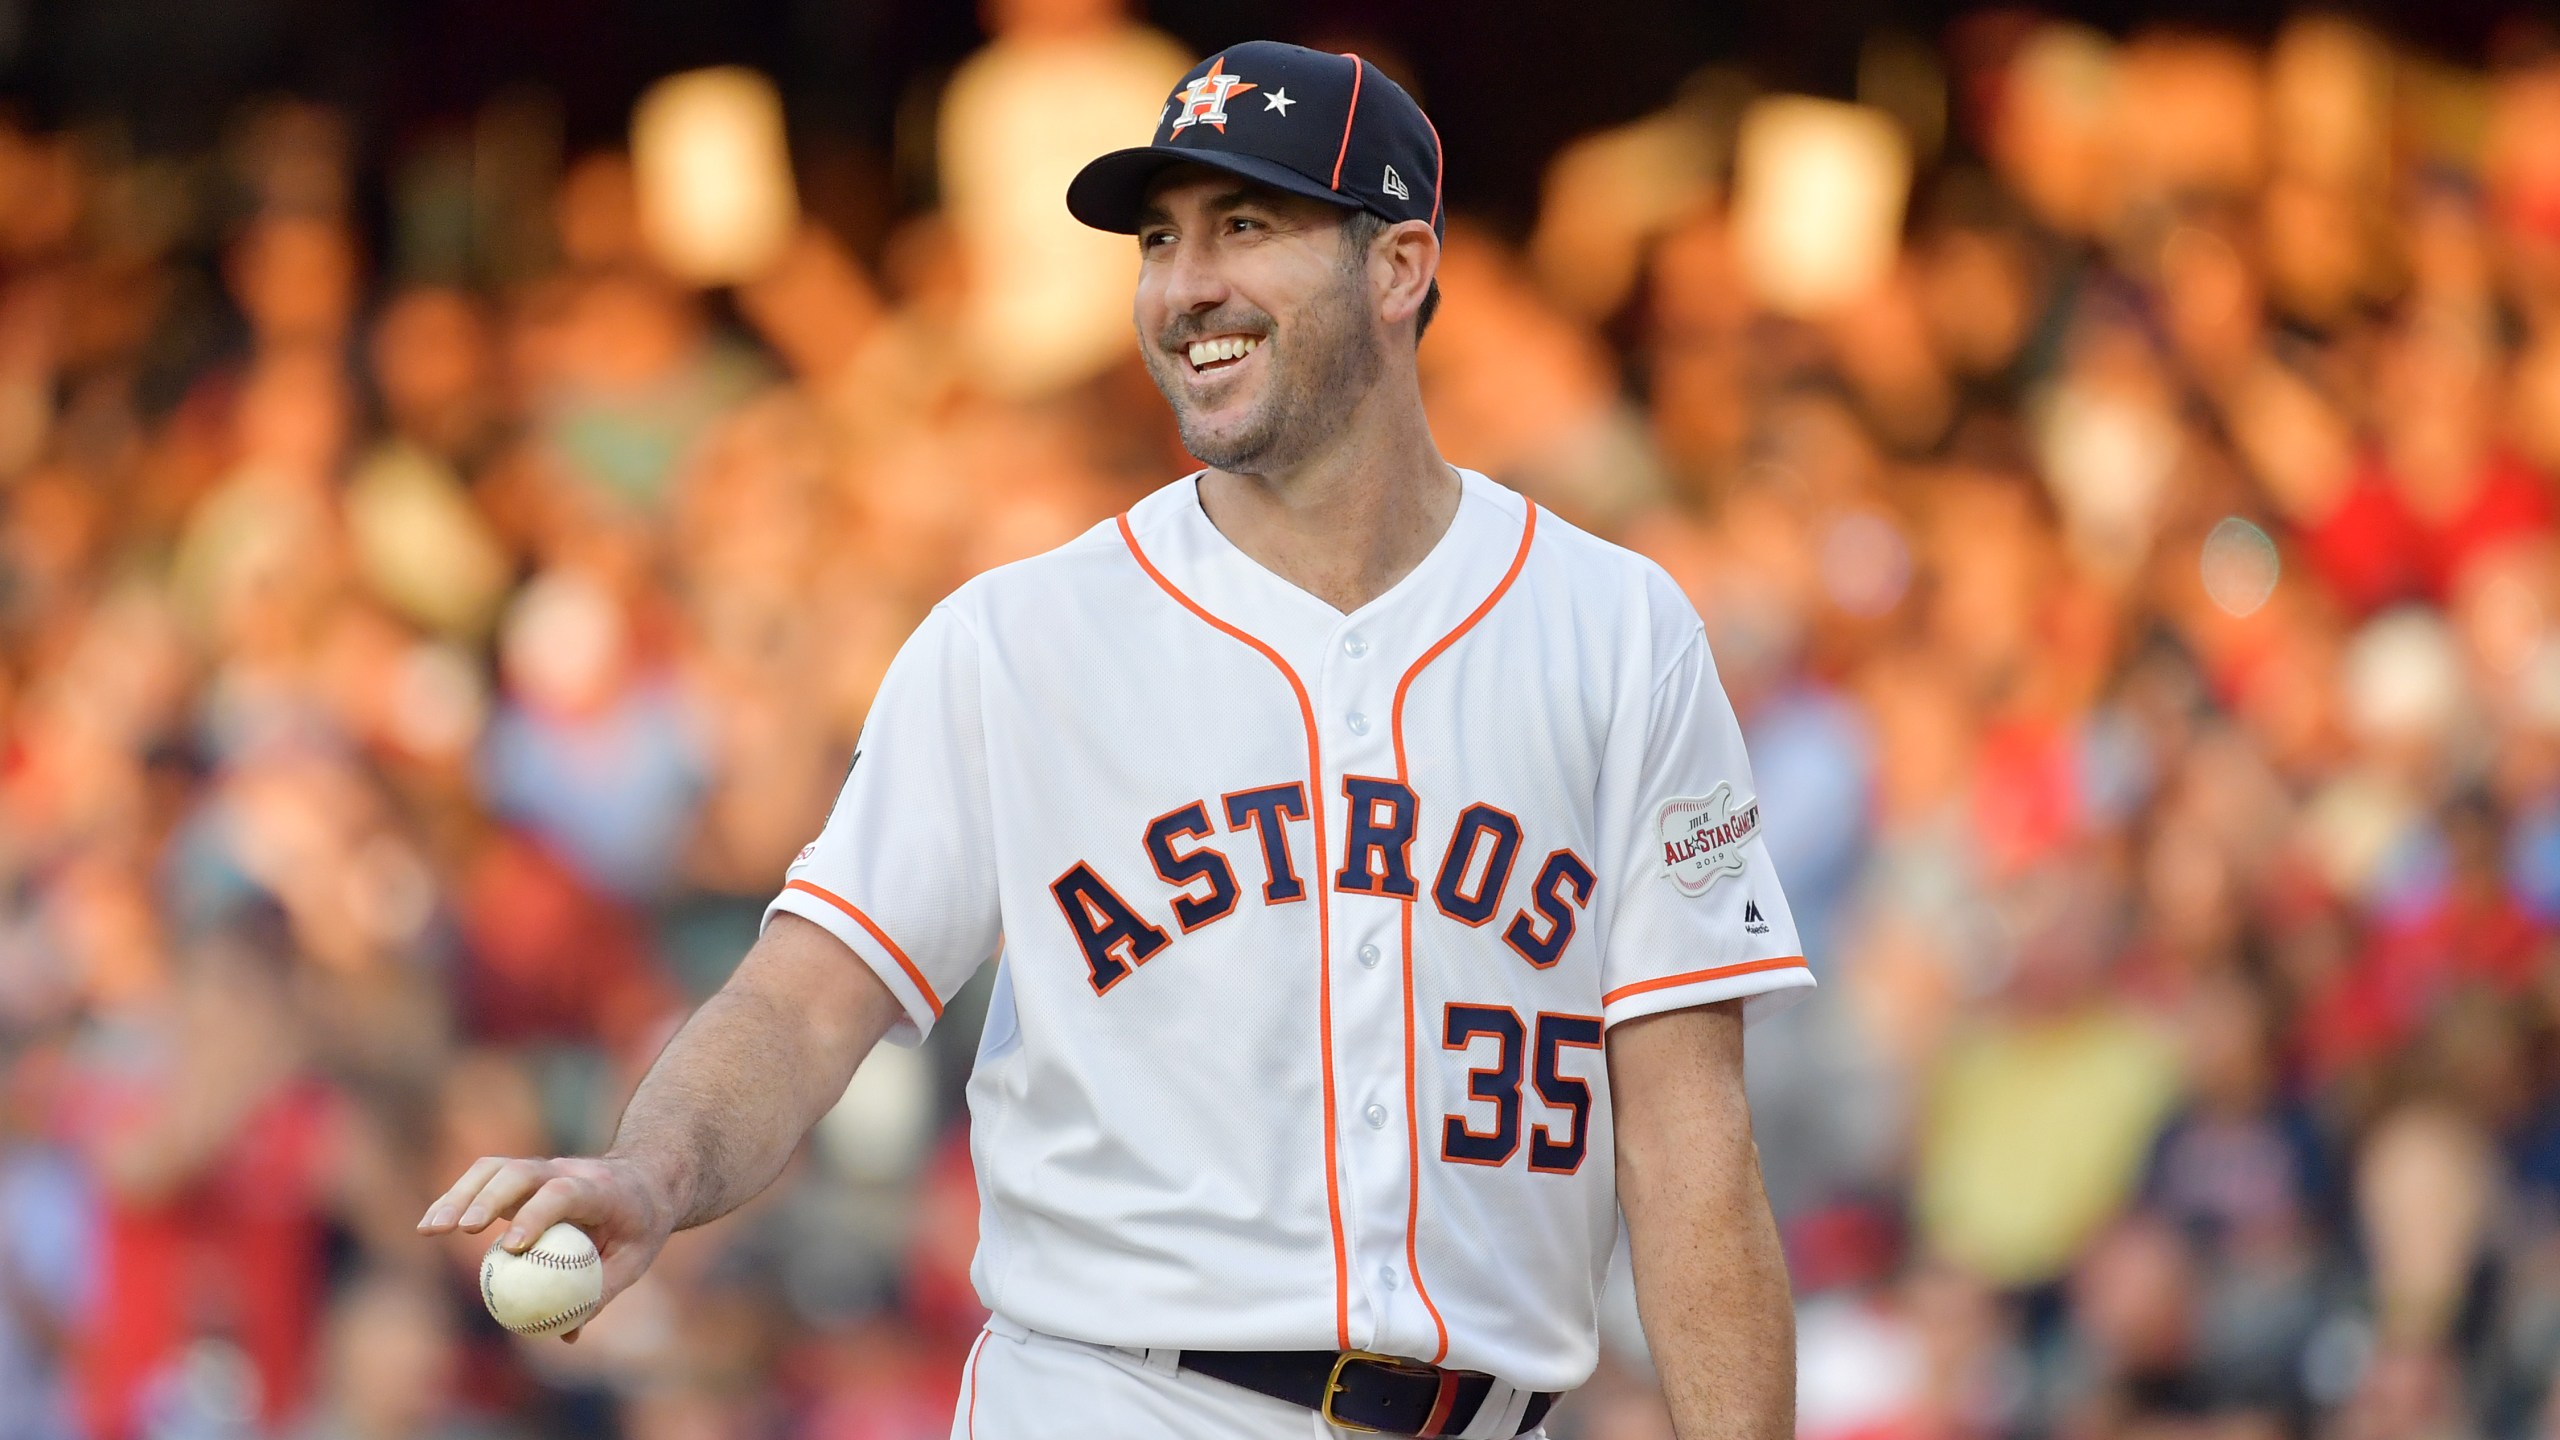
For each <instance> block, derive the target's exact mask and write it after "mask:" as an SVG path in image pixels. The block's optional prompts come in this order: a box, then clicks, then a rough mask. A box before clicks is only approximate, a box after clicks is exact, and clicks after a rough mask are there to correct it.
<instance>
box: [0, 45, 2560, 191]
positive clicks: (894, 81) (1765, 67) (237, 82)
mask: <svg viewBox="0 0 2560 1440" xmlns="http://www.w3.org/2000/svg"><path fill="white" fill-rule="evenodd" d="M1959 8H1960V7H1958V6H1957V5H1955V4H1953V3H1948V0H1927V3H1894V0H1798V3H1788V4H1781V5H1741V4H1714V5H1709V4H1696V3H1679V0H1617V3H1611V4H1606V5H1593V4H1589V3H1585V0H1533V3H1499V4H1491V5H1486V4H1453V3H1447V0H1309V3H1303V4H1290V3H1285V0H1183V3H1156V4H1151V5H1146V6H1144V7H1143V9H1144V11H1145V14H1146V18H1147V19H1148V20H1149V21H1151V22H1152V23H1154V24H1155V25H1157V26H1158V27H1160V28H1162V29H1163V30H1165V31H1167V32H1168V33H1170V34H1172V35H1173V36H1175V37H1176V38H1177V39H1179V40H1181V41H1182V42H1183V43H1185V44H1186V45H1188V46H1190V47H1191V48H1193V49H1195V50H1197V51H1200V52H1202V53H1206V52H1208V51H1209V50H1212V49H1214V48H1216V47H1218V46H1220V45H1224V44H1231V43H1234V42H1235V41H1238V40H1243V39H1249V38H1253V37H1257V36H1261V37H1270V38H1276V39H1286V40H1293V41H1297V42H1300V43H1306V44H1319V45H1326V46H1332V47H1358V48H1363V49H1366V50H1368V51H1370V52H1371V53H1372V54H1376V55H1383V57H1384V58H1386V59H1387V60H1388V61H1389V69H1390V71H1391V72H1400V73H1402V74H1404V75H1406V76H1409V77H1411V78H1412V79H1414V80H1415V81H1416V82H1417V84H1418V86H1419V88H1420V90H1421V91H1422V96H1423V99H1424V101H1425V103H1426V104H1428V105H1429V106H1430V107H1431V110H1432V113H1433V115H1434V117H1435V118H1436V119H1437V120H1438V122H1439V124H1440V127H1441V129H1442V131H1443V133H1444V134H1445V135H1446V136H1447V138H1448V141H1449V151H1450V161H1449V171H1450V173H1449V185H1450V191H1451V194H1452V196H1453V198H1454V199H1455V201H1456V203H1457V204H1458V206H1459V207H1460V208H1461V209H1464V210H1467V211H1470V212H1472V213H1474V214H1475V215H1477V216H1478V217H1480V218H1482V219H1486V220H1489V221H1492V222H1493V223H1494V224H1496V225H1497V226H1498V227H1500V228H1502V229H1504V230H1506V231H1517V230H1518V229H1520V228H1521V227H1522V226H1524V225H1525V223H1526V221H1527V219H1528V217H1529V215H1530V214H1531V212H1532V210H1533V209H1534V203H1535V198H1536V180H1537V176H1538V174H1539V169H1540V164H1541V163H1542V162H1543V160H1544V158H1545V157H1546V156H1547V155H1549V154H1551V153H1553V151H1554V150H1555V148H1556V147H1557V146H1558V145H1559V144H1561V143H1562V142H1563V141H1565V140H1566V139H1568V138H1570V137H1572V136H1574V135H1577V134H1580V133H1583V132H1585V131H1588V130H1591V129H1593V128H1596V127H1599V126H1604V125H1610V124H1615V123H1619V122H1622V121H1625V120H1628V119H1631V118H1633V117H1635V116H1637V115H1640V114H1643V113H1645V112H1646V111H1649V110H1652V109H1654V108H1656V107H1658V106H1659V105H1661V104H1662V103H1663V101H1664V100H1665V99H1666V98H1668V97H1669V96H1670V95H1671V94H1672V93H1673V91H1674V90H1675V89H1676V88H1677V86H1678V85H1679V83H1680V81H1681V80H1682V79H1683V78H1684V77H1686V76H1688V75H1690V74H1691V73H1693V72H1694V71H1696V70H1697V69H1698V68H1700V67H1702V66H1706V65H1710V64H1716V63H1737V64H1740V65H1743V66H1745V67H1746V68H1748V69H1749V70H1750V71H1751V73H1752V74H1754V75H1755V76H1756V77H1757V78H1758V79H1760V80H1761V81H1762V82H1764V83H1766V84H1769V85H1771V86H1774V87H1777V88H1781V89H1789V90H1797V91H1804V92H1809V93H1814V94H1831V95H1838V96H1843V97H1845V96H1847V95H1848V93H1849V92H1850V90H1851V88H1852V85H1853V82H1854V76H1855V73H1856V66H1857V57H1858V53H1859V49H1860V46H1861V45H1862V44H1863V43H1864V42H1865V40H1866V39H1867V38H1868V37H1869V36H1871V35H1873V34H1876V33H1878V32H1880V31H1894V30H1899V31H1903V32H1905V33H1908V34H1911V35H1913V36H1916V37H1919V38H1922V39H1926V40H1932V41H1935V40H1938V39H1941V38H1943V35H1944V32H1945V30H1946V27H1947V25H1948V24H1949V22H1950V21H1951V20H1952V18H1953V17H1954V16H1955V14H1956V13H1957V11H1958V9H1959ZM2294 8H2298V7H2291V6H2286V5H2282V4H2278V3H2275V0H2230V3H2207V0H2170V3H2136V0H2094V3H2079V4H2070V5H2051V6H2045V7H2042V11H2041V12H2040V13H2050V14H2062V15H2069V16H2072V17H2074V18H2078V19H2081V20H2085V21H2088V22H2090V23H2092V24H2095V25H2098V26H2100V27H2101V28H2104V29H2108V30H2110V31H2114V32H2117V33H2123V32H2124V31H2126V30H2128V29H2130V28H2132V27H2133V26H2134V25H2135V24H2137V23H2139V24H2141V25H2144V26H2146V27H2151V28H2157V27H2159V26H2162V25H2164V24H2165V25H2187V26H2194V27H2197V28H2201V29H2208V30H2213V31H2218V32H2223V33H2229V34H2233V35H2236V36H2240V37H2243V38H2247V39H2251V40H2263V39H2264V38H2266V37H2267V36H2268V35H2269V34H2271V33H2272V32H2273V30H2274V28H2275V26H2276V25H2277V24H2278V23H2280V22H2281V21H2282V20H2283V18H2284V17H2285V15H2286V14H2287V13H2289V11H2290V10H2292V9H2294ZM2328 8H2330V9H2333V10H2336V11H2338V12H2340V13H2345V14H2352V15H2360V16H2363V17H2365V18H2368V19H2371V20H2373V21H2374V22H2376V23H2377V24H2379V25H2381V26H2382V27H2383V28H2385V29H2387V30H2389V31H2391V32H2392V33H2394V34H2396V35H2398V36H2400V37H2402V38H2403V39H2404V40H2406V41H2411V42H2415V43H2417V44H2418V45H2421V46H2423V47H2427V48H2431V49H2434V50H2436V51H2438V52H2439V53H2441V54H2442V55H2443V56H2444V57H2445V58H2448V59H2453V60H2458V61H2462V62H2464V63H2471V64H2479V63H2483V62H2489V63H2494V62H2496V61H2498V60H2500V59H2502V58H2506V57H2507V56H2508V55H2509V54H2510V53H2511V52H2516V51H2520V50H2532V49H2538V48H2540V47H2542V46H2543V45H2545V44H2547V43H2548V40H2547V35H2548V31H2547V27H2546V25H2545V24H2543V23H2541V22H2536V21H2533V20H2532V19H2530V18H2529V17H2531V16H2532V14H2533V13H2534V12H2533V11H2532V10H2531V9H2529V8H2526V7H2517V6H2513V5H2510V4H2508V3H2505V0H2436V3H2431V4H2365V5H2357V6H2338V7H2328ZM983 39H984V30H983V27H982V25H981V23H980V17H979V15H978V12H977V8H976V7H975V6H973V5H969V4H965V3H954V0H933V3H894V0H530V3H528V0H432V3H429V0H404V3H385V4H348V3H333V0H14V3H0V97H5V98H6V99H8V100H10V101H13V102H15V103H17V104H18V105H20V106H22V107H24V109H25V110H26V111H27V112H29V113H28V118H29V119H31V120H33V121H34V122H36V123H37V124H39V125H41V126H44V127H47V128H54V127H60V126H64V125H86V124H95V123H97V122H101V121H105V122H111V123H114V124H115V125H117V126H119V127H120V128H121V129H122V130H123V132H124V134H125V135H126V136H127V137H128V138H129V140H130V143H132V144H133V145H134V146H135V147H136V148H137V149H139V150H141V151H143V152H145V153H165V152H188V151H194V150H200V149H202V148H204V147H205V146H207V145H208V144H210V143H212V142H213V141H214V140H216V139H217V138H218V137H219V135H220V133H221V128H222V126H223V124H224V122H225V120H226V118H227V117H228V116H229V115H230V114H231V113H232V112H233V109H234V107H235V106H236V105H237V103H238V100H239V98H240V97H241V96H243V95H246V94H256V93H260V92H277V93H288V94H294V95H298V96H301V97H304V98H308V99H314V100H321V101H325V102H328V103H329V104H331V105H333V106H336V107H339V108H340V109H342V110H343V111H344V112H345V113H346V114H347V115H348V116H349V117H351V119H352V120H353V121H354V123H355V126H356V134H357V140H358V144H359V147H360V149H361V150H362V151H363V152H364V154H363V155H360V157H359V159H360V161H361V160H362V159H363V158H368V157H379V156H382V155H385V154H398V153H401V152H403V151H404V150H405V149H406V148H407V146H408V144H410V143H411V142H414V141H415V140H417V139H418V138H420V137H421V136H424V135H429V134H432V133H434V132H435V131H437V130H439V129H441V128H450V127H459V126H463V125H467V124H468V123H469V118H470V116H471V115H472V113H473V111H474V110H475V109H477V107H479V106H480V105H482V104H483V103H485V102H487V101H488V100H490V99H491V98H492V97H496V96H500V95H503V94H505V93H507V92H509V91H511V90H517V89H523V88H526V87H535V88H538V89H539V90H541V91H543V92H545V93H547V94H548V95H550V96H552V97H554V98H555V99H556V100H557V102H558V103H559V105H560V111H561V116H562V121H563V130H564V138H565V139H566V140H567V141H568V143H569V145H570V146H571V147H572V148H573V149H576V148H585V147H588V146H593V145H602V144H612V143H619V141H620V139H621V137H622V133H623V127H624V125H625V124H626V122H627V119H628V117H629V114H630V109H631V102H632V100H633V99H634V98H635V97H636V96H637V95H638V94H639V92H640V90H641V88H642V87H643V86H645V85H647V84H648V83H649V82H650V81H651V80H654V79H656V78H657V77H659V76H662V75H665V74H669V73H671V72H674V71H678V70H683V69H687V68H690V67H693V66H699V65H710V64H720V63H742V64H747V65H752V66H755V67H756V68H758V69H761V70H763V71H765V72H766V73H767V74H769V75H772V76H773V77H774V78H775V79H776V80H777V81H778V82H779V84H780V85H781V87H782V90H783V94H784V97H785V103H786V105H787V107H788V109H789V113H790V117H791V124H792V127H793V130H794V131H795V141H796V142H797V148H798V150H799V151H800V152H801V153H802V154H803V156H804V157H815V158H814V159H810V158H804V163H813V164H815V165H816V166H818V167H819V168H821V169H823V168H824V167H825V166H826V165H827V164H829V163H830V157H832V161H833V163H838V164H844V165H855V166H866V167H872V169H871V173H874V174H876V173H878V170H879V168H881V167H886V168H888V169H891V170H893V171H895V172H897V173H898V178H899V181H900V184H899V190H900V192H901V193H902V194H903V195H904V196H905V197H906V199H907V200H908V202H909V203H914V202H917V201H921V200H923V199H925V198H927V197H926V196H924V195H922V194H920V193H918V192H917V191H916V188H915V187H916V186H918V185H920V184H925V183H929V182H927V181H924V180H922V179H921V178H918V177H915V176H912V175H910V174H908V173H907V171H908V170H909V169H913V168H916V167H900V166H898V164H897V161H896V157H898V156H899V155H901V154H912V153H915V152H914V150H913V141H912V138H910V139H909V140H908V141H906V142H902V141H901V130H902V128H912V125H913V123H914V121H913V117H916V116H920V115H922V116H929V115H930V113H931V107H930V104H929V103H926V101H928V100H929V97H930V95H931V94H932V93H933V91H934V90H935V88H936V82H937V81H938V80H939V78H940V76H941V75H942V74H944V73H945V72H947V70H948V69H949V67H951V66H952V65H954V64H956V63H958V61H959V60H960V59H961V58H962V57H963V56H965V55H967V54H968V53H969V52H970V51H971V50H973V49H974V48H976V47H977V45H978V44H979V43H981V41H982V40H983ZM902 116H904V117H910V118H909V119H907V120H905V121H902V118H901V117H902ZM368 168H371V167H364V166H362V165H361V164H360V166H359V169H360V171H362V170H366V169H368ZM372 173H376V174H378V173H379V171H378V169H373V170H372ZM813 188H816V189H819V190H823V189H824V188H825V186H824V185H823V184H820V185H817V186H815V187H813Z"/></svg>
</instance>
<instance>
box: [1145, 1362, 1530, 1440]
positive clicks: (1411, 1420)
mask: <svg viewBox="0 0 2560 1440" xmlns="http://www.w3.org/2000/svg"><path fill="white" fill-rule="evenodd" d="M1182 1365H1183V1368H1184V1369H1187V1370H1197V1371H1199V1372H1200V1373H1201V1374H1203V1375H1206V1376H1208V1377H1209V1378H1210V1379H1212V1380H1224V1381H1225V1382H1227V1383H1228V1384H1230V1385H1241V1386H1243V1387H1244V1388H1245V1389H1247V1390H1251V1391H1253V1392H1254V1393H1256V1394H1259V1395H1268V1396H1270V1397H1271V1398H1272V1399H1274V1400H1286V1401H1288V1402H1289V1403H1290V1404H1292V1405H1303V1406H1305V1407H1306V1408H1308V1409H1310V1410H1313V1411H1315V1412H1316V1413H1317V1414H1319V1415H1322V1416H1323V1417H1324V1418H1325V1420H1326V1422H1327V1423H1329V1424H1332V1425H1334V1426H1337V1427H1339V1428H1341V1429H1344V1430H1358V1431H1365V1432H1368V1433H1371V1434H1378V1435H1413V1436H1422V1437H1432V1436H1442V1435H1455V1434H1457V1433H1459V1432H1460V1431H1463V1430H1465V1429H1466V1428H1467V1427H1468V1426H1470V1425H1472V1424H1474V1423H1475V1420H1476V1411H1477V1409H1478V1408H1479V1407H1481V1406H1482V1405H1483V1404H1484V1402H1485V1397H1487V1396H1489V1395H1491V1394H1492V1393H1493V1390H1494V1379H1493V1377H1492V1376H1490V1375H1486V1374H1481V1373H1479V1372H1477V1371H1473V1370H1443V1369H1441V1368H1440V1367H1439V1366H1437V1365H1426V1364H1424V1363H1423V1362H1421V1361H1419V1360H1406V1359H1402V1358H1400V1357H1397V1356H1394V1355H1373V1354H1371V1353H1370V1352H1368V1351H1366V1350H1345V1351H1342V1352H1340V1353H1336V1352H1334V1351H1331V1350H1185V1351H1183V1352H1182ZM1555 1403H1556V1395H1555V1392H1553V1391H1539V1392H1538V1393H1536V1394H1534V1395H1532V1396H1530V1397H1529V1407H1528V1408H1527V1409H1526V1410H1523V1411H1522V1412H1520V1424H1519V1427H1518V1428H1517V1429H1514V1430H1511V1431H1508V1432H1506V1440H1508V1437H1509V1436H1516V1435H1526V1434H1528V1433H1529V1432H1530V1431H1532V1430H1535V1429H1537V1428H1538V1422H1539V1421H1541V1420H1543V1419H1545V1418H1546V1417H1547V1411H1549V1410H1550V1409H1552V1408H1554V1406H1555Z"/></svg>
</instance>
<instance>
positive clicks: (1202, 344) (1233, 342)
mask: <svg viewBox="0 0 2560 1440" xmlns="http://www.w3.org/2000/svg"><path fill="white" fill-rule="evenodd" d="M1261 344H1262V337H1261V336H1259V335H1220V336H1218V337H1217V338H1216V339H1213V340H1194V341H1192V342H1191V363H1192V364H1194V365H1214V364H1216V363H1218V362H1219V361H1221V360H1241V359H1243V358H1244V357H1246V356H1247V355H1250V354H1252V353H1253V352H1254V349H1255V348H1256V347H1257V346H1259V345H1261Z"/></svg>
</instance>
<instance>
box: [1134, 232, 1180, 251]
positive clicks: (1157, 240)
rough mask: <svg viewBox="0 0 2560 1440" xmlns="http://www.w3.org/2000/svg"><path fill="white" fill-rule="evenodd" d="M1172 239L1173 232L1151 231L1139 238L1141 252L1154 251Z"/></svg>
mask: <svg viewBox="0 0 2560 1440" xmlns="http://www.w3.org/2000/svg"><path fill="white" fill-rule="evenodd" d="M1172 238H1173V232H1172V231H1170V230H1150V231H1148V232H1147V233H1145V234H1144V235H1141V236H1139V237H1138V248H1139V249H1141V250H1153V249H1155V248H1156V247H1157V246H1159V245H1161V244H1163V243H1164V242H1166V241H1168V240H1171V239H1172Z"/></svg>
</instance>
